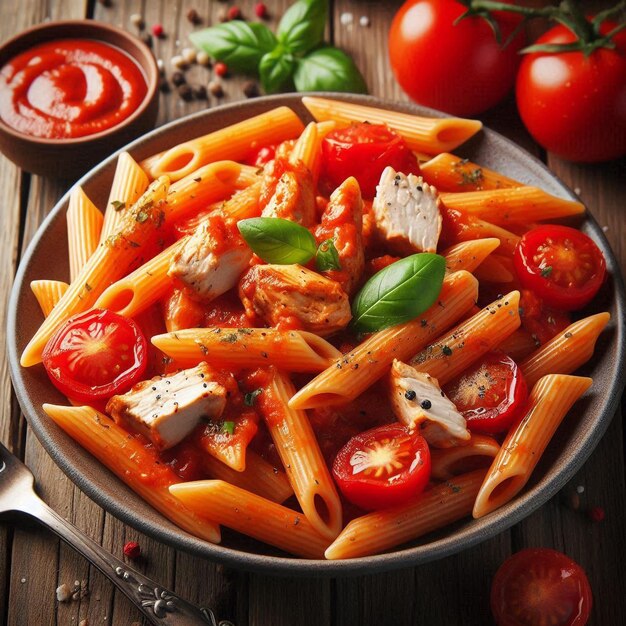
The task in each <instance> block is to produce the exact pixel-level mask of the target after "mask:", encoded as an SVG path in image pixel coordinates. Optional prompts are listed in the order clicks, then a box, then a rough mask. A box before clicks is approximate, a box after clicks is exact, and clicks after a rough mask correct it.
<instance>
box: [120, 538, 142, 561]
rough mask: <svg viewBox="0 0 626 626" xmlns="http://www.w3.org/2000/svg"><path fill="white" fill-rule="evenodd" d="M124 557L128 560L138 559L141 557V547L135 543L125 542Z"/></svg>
mask: <svg viewBox="0 0 626 626" xmlns="http://www.w3.org/2000/svg"><path fill="white" fill-rule="evenodd" d="M124 555H125V556H127V557H128V558H129V559H138V558H139V557H140V556H141V547H140V546H139V544H138V543H137V542H136V541H127V542H126V543H125V544H124Z"/></svg>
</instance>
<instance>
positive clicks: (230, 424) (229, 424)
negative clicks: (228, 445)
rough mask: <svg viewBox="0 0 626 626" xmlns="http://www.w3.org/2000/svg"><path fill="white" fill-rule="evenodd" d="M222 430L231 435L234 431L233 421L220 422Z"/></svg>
mask: <svg viewBox="0 0 626 626" xmlns="http://www.w3.org/2000/svg"><path fill="white" fill-rule="evenodd" d="M222 432H223V433H228V434H229V435H232V434H233V433H234V432H235V422H224V423H223V424H222Z"/></svg>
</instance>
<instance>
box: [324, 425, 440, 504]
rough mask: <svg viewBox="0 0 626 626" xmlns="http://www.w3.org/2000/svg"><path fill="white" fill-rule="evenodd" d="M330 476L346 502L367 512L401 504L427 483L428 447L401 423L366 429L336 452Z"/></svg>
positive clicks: (417, 435) (419, 436)
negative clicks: (331, 475) (333, 478)
mask: <svg viewBox="0 0 626 626" xmlns="http://www.w3.org/2000/svg"><path fill="white" fill-rule="evenodd" d="M333 476H334V477H335V480H336V481H337V484H338V485H339V489H341V492H342V493H343V495H344V496H345V497H346V499H347V500H349V501H350V502H352V503H353V504H356V506H359V507H361V508H362V509H365V510H366V511H372V510H376V509H383V508H388V507H391V506H396V505H398V504H402V503H404V502H406V501H407V500H408V499H410V498H413V497H415V496H416V495H417V494H419V493H420V492H421V491H422V490H423V489H424V487H425V486H426V484H427V483H428V480H429V478H430V451H429V449H428V444H427V443H426V440H425V439H424V438H423V437H422V436H421V435H419V434H417V433H409V432H408V430H407V429H406V428H405V427H404V426H402V425H400V424H389V425H385V426H379V427H378V428H373V429H372V430H367V431H365V432H364V433H360V434H358V435H356V436H354V437H352V439H350V441H348V443H347V444H346V445H345V446H344V447H343V448H342V449H341V450H340V451H339V454H337V457H336V458H335V462H334V463H333Z"/></svg>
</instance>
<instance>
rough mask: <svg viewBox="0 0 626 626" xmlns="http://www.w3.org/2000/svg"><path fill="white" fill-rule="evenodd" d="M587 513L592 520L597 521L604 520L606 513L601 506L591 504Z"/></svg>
mask: <svg viewBox="0 0 626 626" xmlns="http://www.w3.org/2000/svg"><path fill="white" fill-rule="evenodd" d="M587 515H588V516H589V519H590V520H591V521H592V522H595V523H599V522H601V521H602V520H604V517H605V515H606V513H605V512H604V509H603V508H602V507H601V506H592V507H591V508H590V509H589V510H588V511H587Z"/></svg>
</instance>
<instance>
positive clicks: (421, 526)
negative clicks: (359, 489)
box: [325, 469, 485, 559]
mask: <svg viewBox="0 0 626 626" xmlns="http://www.w3.org/2000/svg"><path fill="white" fill-rule="evenodd" d="M484 476H485V470H482V469H479V470H475V471H473V472H469V473H467V474H463V475H462V476H456V477H455V478H454V479H452V480H450V481H448V482H445V483H442V484H440V485H435V486H434V487H433V488H432V489H429V490H428V491H424V492H423V493H422V494H420V495H419V496H418V497H417V498H415V499H413V500H412V501H410V502H407V504H404V505H402V506H397V507H394V508H391V509H384V510H381V511H375V512H373V513H368V514H367V515H363V516H362V517H357V518H356V519H353V520H352V521H351V522H350V523H349V524H348V525H347V526H346V527H345V528H344V529H343V531H342V532H341V534H340V535H339V537H337V539H335V541H333V543H332V544H331V545H330V546H329V547H328V548H327V549H326V552H325V556H326V558H327V559H353V558H356V557H361V556H369V555H372V554H380V553H381V552H384V551H385V550H389V549H390V548H393V547H395V546H398V545H401V544H403V543H405V542H407V541H410V540H413V539H417V538H418V537H421V536H422V535H425V534H426V533H429V532H432V531H433V530H437V529H438V528H442V527H444V526H447V525H448V524H451V523H452V522H456V521H457V520H460V519H463V518H464V517H467V516H468V515H470V514H471V512H472V506H473V503H474V500H475V498H476V494H477V493H478V489H479V487H480V485H481V483H482V481H483V478H484Z"/></svg>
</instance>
